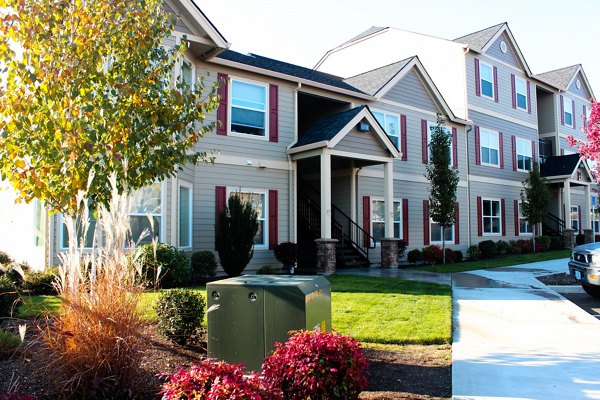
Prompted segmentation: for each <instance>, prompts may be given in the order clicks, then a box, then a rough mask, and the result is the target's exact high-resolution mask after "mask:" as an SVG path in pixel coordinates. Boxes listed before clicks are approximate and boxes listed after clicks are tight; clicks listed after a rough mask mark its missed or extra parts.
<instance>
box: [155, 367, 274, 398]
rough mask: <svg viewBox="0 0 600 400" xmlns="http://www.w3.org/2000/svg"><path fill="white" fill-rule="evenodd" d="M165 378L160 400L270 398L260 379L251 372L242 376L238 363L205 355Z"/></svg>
mask: <svg viewBox="0 0 600 400" xmlns="http://www.w3.org/2000/svg"><path fill="white" fill-rule="evenodd" d="M163 376H165V377H166V378H167V381H166V382H165V383H164V384H163V386H162V390H161V392H160V394H162V399H163V400H180V399H189V400H191V399H198V400H204V399H206V400H267V399H268V400H271V399H273V398H274V397H272V396H270V395H268V394H267V390H266V389H265V387H264V385H263V383H262V381H261V379H260V378H259V377H258V376H257V375H256V374H255V373H252V374H251V375H250V376H249V377H244V369H243V367H242V366H241V364H228V363H226V362H224V361H220V362H216V361H215V360H211V359H206V360H202V361H199V362H195V363H194V364H192V366H191V367H190V368H188V369H185V368H179V370H178V371H177V372H175V373H173V374H165V375H163Z"/></svg>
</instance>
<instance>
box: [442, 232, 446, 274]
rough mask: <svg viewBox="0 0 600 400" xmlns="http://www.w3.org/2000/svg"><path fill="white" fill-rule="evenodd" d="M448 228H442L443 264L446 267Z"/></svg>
mask: <svg viewBox="0 0 600 400" xmlns="http://www.w3.org/2000/svg"><path fill="white" fill-rule="evenodd" d="M445 230H446V228H444V227H442V264H443V265H446V235H444V233H445Z"/></svg>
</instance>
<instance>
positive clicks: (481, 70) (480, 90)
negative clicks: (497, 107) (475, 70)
mask: <svg viewBox="0 0 600 400" xmlns="http://www.w3.org/2000/svg"><path fill="white" fill-rule="evenodd" d="M484 67H486V68H489V69H490V73H491V74H492V80H491V81H488V80H487V79H484V78H483V69H484ZM483 81H486V82H490V83H491V84H492V95H491V96H488V95H487V94H485V93H483ZM478 84H479V93H481V96H482V97H486V98H488V99H492V100H494V99H495V95H496V88H495V87H494V66H493V65H490V64H488V63H485V62H482V61H480V62H479V82H478Z"/></svg>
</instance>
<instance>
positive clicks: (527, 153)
mask: <svg viewBox="0 0 600 400" xmlns="http://www.w3.org/2000/svg"><path fill="white" fill-rule="evenodd" d="M531 153H532V151H531V141H530V140H526V139H521V138H517V170H518V171H531V159H532V158H533V157H532V154H531Z"/></svg>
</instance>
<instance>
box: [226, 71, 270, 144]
mask: <svg viewBox="0 0 600 400" xmlns="http://www.w3.org/2000/svg"><path fill="white" fill-rule="evenodd" d="M231 132H232V133H242V134H247V135H253V136H260V137H265V135H266V132H267V86H266V85H260V84H255V83H251V82H246V81H240V80H235V79H232V81H231Z"/></svg>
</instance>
